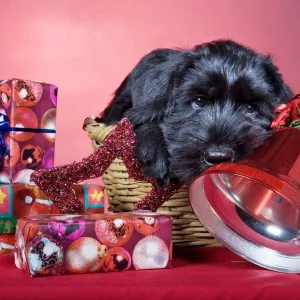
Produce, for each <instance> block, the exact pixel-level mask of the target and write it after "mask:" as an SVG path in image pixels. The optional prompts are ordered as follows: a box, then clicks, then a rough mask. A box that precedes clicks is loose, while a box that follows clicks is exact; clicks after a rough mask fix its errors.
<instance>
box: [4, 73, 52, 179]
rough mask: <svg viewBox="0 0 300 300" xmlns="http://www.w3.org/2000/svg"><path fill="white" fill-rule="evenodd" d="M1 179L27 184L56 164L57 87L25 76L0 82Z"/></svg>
mask: <svg viewBox="0 0 300 300" xmlns="http://www.w3.org/2000/svg"><path fill="white" fill-rule="evenodd" d="M0 103H1V106H0V133H1V138H0V143H1V145H0V148H1V149H0V156H1V162H0V182H2V183H28V182H29V176H30V174H31V173H32V172H33V171H35V170H38V169H41V168H51V167H53V166H54V145H55V132H56V130H55V129H56V106H57V86H55V85H52V84H47V83H42V82H36V81H29V80H23V79H9V80H2V81H0Z"/></svg>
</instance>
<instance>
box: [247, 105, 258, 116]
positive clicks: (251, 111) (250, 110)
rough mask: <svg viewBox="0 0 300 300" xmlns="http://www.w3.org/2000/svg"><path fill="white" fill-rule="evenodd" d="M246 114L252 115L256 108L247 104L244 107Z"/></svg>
mask: <svg viewBox="0 0 300 300" xmlns="http://www.w3.org/2000/svg"><path fill="white" fill-rule="evenodd" d="M246 110H247V114H253V113H254V112H255V111H256V108H255V106H254V105H253V104H248V105H247V106H246Z"/></svg>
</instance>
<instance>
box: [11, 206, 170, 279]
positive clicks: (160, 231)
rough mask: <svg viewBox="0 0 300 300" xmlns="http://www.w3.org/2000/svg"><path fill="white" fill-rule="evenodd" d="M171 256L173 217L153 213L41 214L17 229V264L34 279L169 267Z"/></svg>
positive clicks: (20, 220)
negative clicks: (36, 277) (38, 277)
mask: <svg viewBox="0 0 300 300" xmlns="http://www.w3.org/2000/svg"><path fill="white" fill-rule="evenodd" d="M137 221H138V224H139V226H135V224H136V222H137ZM141 221H142V223H140V222H141ZM140 224H145V225H146V227H145V228H144V227H143V226H140ZM148 226H150V227H151V228H155V230H153V229H152V230H150V229H149V227H148ZM141 228H142V230H141ZM171 257H172V218H171V217H170V216H166V215H159V214H156V213H153V212H150V211H140V212H139V211H137V212H132V213H120V214H102V215H100V214H98V215H96V214H95V215H48V216H47V215H44V216H43V215H36V216H28V217H24V218H22V219H19V220H18V224H17V231H16V243H15V263H16V266H17V267H18V268H20V269H22V270H24V271H27V272H29V275H30V276H48V275H67V274H83V273H99V272H120V271H127V270H141V269H157V268H169V267H170V266H171Z"/></svg>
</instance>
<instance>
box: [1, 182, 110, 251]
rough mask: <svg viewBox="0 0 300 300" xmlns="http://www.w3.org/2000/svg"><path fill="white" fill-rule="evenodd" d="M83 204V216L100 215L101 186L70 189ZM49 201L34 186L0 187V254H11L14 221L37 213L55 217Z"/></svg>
mask: <svg viewBox="0 0 300 300" xmlns="http://www.w3.org/2000/svg"><path fill="white" fill-rule="evenodd" d="M72 188H73V191H74V192H75V194H76V196H77V198H78V199H79V200H80V201H81V202H82V203H83V205H84V210H85V213H87V214H100V213H104V205H105V191H104V188H103V186H102V185H96V184H76V185H73V186H72ZM59 213H60V211H59V210H58V208H57V207H56V206H55V205H54V204H53V202H52V201H51V200H49V199H48V197H47V196H46V195H45V194H44V193H43V192H42V191H41V190H40V189H39V188H38V187H37V186H36V185H27V184H11V185H6V184H0V254H3V253H7V252H9V251H11V252H12V251H13V245H14V240H13V238H10V235H11V236H12V237H14V233H15V230H16V225H17V220H18V219H20V218H22V217H25V216H29V215H37V214H43V215H44V214H59Z"/></svg>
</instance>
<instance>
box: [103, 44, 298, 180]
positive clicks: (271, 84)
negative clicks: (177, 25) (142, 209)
mask: <svg viewBox="0 0 300 300" xmlns="http://www.w3.org/2000/svg"><path fill="white" fill-rule="evenodd" d="M292 95H293V93H292V91H291V90H290V88H289V87H288V86H287V85H286V84H285V83H284V81H283V79H282V76H281V74H280V73H279V71H278V69H277V67H276V66H275V65H274V63H273V62H272V59H271V57H270V56H266V55H263V54H260V53H257V52H255V51H253V50H252V49H249V48H247V47H245V46H243V45H240V44H237V43H235V42H234V41H230V40H218V41H214V42H211V43H207V44H202V45H199V46H196V47H194V48H193V49H188V50H172V49H157V50H154V51H152V52H150V53H149V54H148V55H146V56H145V57H144V58H142V60H141V61H140V62H139V63H138V64H137V66H136V67H135V68H134V69H133V70H132V72H131V73H130V74H129V75H128V76H127V77H126V78H125V79H124V81H123V82H122V84H121V86H120V87H119V88H118V89H117V91H116V93H115V96H114V98H113V100H112V101H111V103H110V104H109V106H108V107H107V108H106V109H105V111H104V112H103V115H102V117H101V118H100V119H98V121H99V122H104V123H105V124H107V125H109V124H116V123H117V122H118V121H120V120H121V118H123V117H127V118H128V119H129V120H130V121H131V122H132V124H133V125H134V128H135V132H136V135H137V144H136V155H137V158H138V160H139V162H140V163H141V165H142V167H143V168H144V172H145V175H146V176H149V177H152V178H155V179H157V181H158V182H159V183H160V184H161V185H166V184H168V183H169V182H170V180H171V181H173V180H180V181H184V182H187V183H189V182H191V180H192V179H193V178H194V177H196V176H198V175H199V174H200V173H201V172H203V171H204V170H206V169H207V168H208V167H209V166H210V165H211V163H209V162H208V161H207V160H206V159H205V158H206V156H205V155H206V153H207V152H209V151H211V150H212V149H217V151H221V152H222V151H223V150H222V149H227V150H228V151H230V152H229V153H232V157H231V156H230V159H232V160H234V161H236V160H239V159H241V158H243V157H245V156H246V155H248V154H249V153H251V152H252V151H253V150H254V149H255V148H256V147H258V146H259V145H261V144H262V143H263V141H264V140H265V139H266V138H267V137H269V135H270V134H271V131H270V129H269V127H270V123H271V120H272V117H273V111H274V108H275V107H276V105H278V104H279V103H284V102H286V101H288V100H289V99H290V98H291V97H292ZM226 159H228V158H226Z"/></svg>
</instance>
